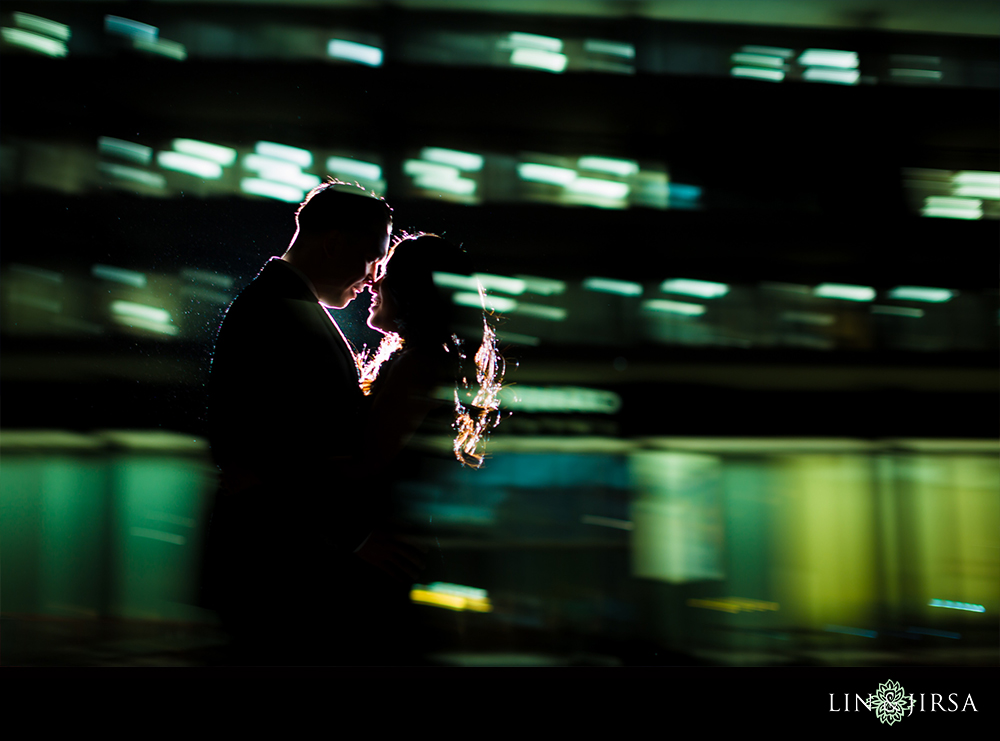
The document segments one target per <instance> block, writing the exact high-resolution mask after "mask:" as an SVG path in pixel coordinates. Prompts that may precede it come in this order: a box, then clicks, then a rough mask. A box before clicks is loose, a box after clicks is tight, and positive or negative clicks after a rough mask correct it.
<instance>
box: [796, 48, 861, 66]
mask: <svg viewBox="0 0 1000 741" xmlns="http://www.w3.org/2000/svg"><path fill="white" fill-rule="evenodd" d="M799 64H801V65H803V66H807V67H838V68H840V69H855V68H856V67H857V66H858V54H857V52H853V51H840V50H838V49H806V50H805V51H803V52H802V54H801V55H800V56H799Z"/></svg>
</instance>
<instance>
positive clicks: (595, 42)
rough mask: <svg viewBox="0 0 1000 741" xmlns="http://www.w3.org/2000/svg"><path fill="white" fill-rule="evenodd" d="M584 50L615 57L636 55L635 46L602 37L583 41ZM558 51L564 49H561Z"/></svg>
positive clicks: (629, 57)
mask: <svg viewBox="0 0 1000 741" xmlns="http://www.w3.org/2000/svg"><path fill="white" fill-rule="evenodd" d="M583 49H584V51H589V52H593V53H595V54H610V55H611V56H615V57H625V58H626V59H632V58H634V57H635V47H634V46H632V44H626V43H624V42H622V41H601V40H600V39H587V40H585V41H584V42H583ZM558 51H562V49H559V50H558Z"/></svg>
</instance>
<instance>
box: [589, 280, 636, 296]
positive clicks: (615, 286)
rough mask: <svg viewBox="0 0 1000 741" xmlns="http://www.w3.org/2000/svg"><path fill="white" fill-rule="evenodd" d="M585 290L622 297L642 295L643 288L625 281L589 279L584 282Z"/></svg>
mask: <svg viewBox="0 0 1000 741" xmlns="http://www.w3.org/2000/svg"><path fill="white" fill-rule="evenodd" d="M583 288H584V290H586V291H597V292H598V293H617V294H618V295H620V296H641V295H642V286H641V285H639V284H638V283H631V282H629V281H625V280H611V279H610V278H587V279H586V280H584V281H583Z"/></svg>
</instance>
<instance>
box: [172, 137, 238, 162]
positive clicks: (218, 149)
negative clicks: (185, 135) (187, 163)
mask: <svg viewBox="0 0 1000 741" xmlns="http://www.w3.org/2000/svg"><path fill="white" fill-rule="evenodd" d="M170 146H172V147H173V148H174V151H175V152H181V153H183V154H190V155H192V156H194V157H200V158H201V159H204V160H211V161H212V162H217V163H218V164H220V165H222V166H223V167H228V166H229V165H231V164H233V163H234V162H235V161H236V150H235V149H232V148H230V147H223V146H220V145H218V144H210V143H209V142H203V141H198V140H197V139H174V140H173V142H171V144H170Z"/></svg>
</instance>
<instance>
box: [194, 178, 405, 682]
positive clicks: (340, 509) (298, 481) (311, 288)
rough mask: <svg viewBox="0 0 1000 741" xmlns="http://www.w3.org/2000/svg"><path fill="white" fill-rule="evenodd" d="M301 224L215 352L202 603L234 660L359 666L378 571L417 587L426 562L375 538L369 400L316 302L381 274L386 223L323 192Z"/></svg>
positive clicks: (361, 199) (374, 206) (367, 206)
mask: <svg viewBox="0 0 1000 741" xmlns="http://www.w3.org/2000/svg"><path fill="white" fill-rule="evenodd" d="M295 220H296V231H295V235H294V236H293V237H292V241H291V244H290V245H289V247H288V249H287V251H286V252H285V253H284V255H283V256H281V257H280V258H279V257H273V258H271V259H270V260H269V261H268V262H267V264H265V265H264V267H263V268H262V270H261V271H260V273H259V274H258V275H257V277H256V278H255V279H254V281H253V282H252V283H251V284H250V285H249V286H248V287H247V288H246V289H245V290H244V291H243V292H242V293H241V294H240V295H239V296H238V297H237V298H236V300H235V301H233V303H232V304H231V306H230V307H229V309H228V311H227V313H226V316H225V318H224V320H223V322H222V325H221V327H220V330H219V334H218V339H217V342H216V345H215V351H214V354H213V358H212V368H211V376H210V381H209V438H210V442H211V447H212V454H213V458H214V460H215V462H216V464H217V465H218V467H219V469H220V471H221V486H220V487H219V491H218V493H217V496H216V500H215V503H214V508H213V513H212V517H211V522H210V526H209V534H208V540H207V547H206V558H205V581H204V594H205V597H206V605H207V606H210V607H213V608H214V609H216V610H217V611H218V612H219V614H220V616H221V617H222V619H223V622H224V624H225V626H226V627H227V628H228V630H229V632H230V634H231V636H232V639H233V648H234V655H233V659H232V663H251V664H358V663H367V662H366V660H365V654H364V651H365V650H367V649H369V648H371V644H372V642H373V641H376V640H378V638H379V636H377V635H372V634H371V631H370V628H371V626H372V625H373V621H372V615H371V614H368V613H370V612H371V611H372V609H377V607H378V606H377V605H376V604H375V602H373V600H372V599H370V597H369V594H368V592H369V590H370V588H371V584H372V574H373V573H377V574H379V576H383V574H382V572H386V573H388V574H391V575H393V576H395V577H398V578H400V579H405V578H406V577H411V578H412V577H415V576H416V573H417V572H416V570H415V566H417V565H419V558H418V557H416V556H415V553H414V552H413V551H412V549H409V548H408V547H406V546H404V545H403V544H401V543H398V542H396V541H394V540H393V539H392V538H391V537H389V536H387V535H385V534H384V533H383V532H382V531H379V530H375V531H373V528H374V526H375V514H376V512H375V510H376V508H375V506H374V503H372V502H371V501H369V499H370V498H366V497H365V493H366V492H365V491H364V490H363V486H362V485H363V483H364V481H365V473H366V472H364V471H362V470H360V468H361V466H360V459H361V456H362V453H363V451H362V450H361V440H362V439H363V435H362V434H361V432H362V430H363V428H364V423H365V417H366V412H367V401H368V399H367V398H366V397H365V396H364V395H363V393H362V392H361V389H360V387H359V383H358V370H357V365H356V362H355V358H354V354H353V353H352V351H351V349H350V347H349V345H348V342H347V340H346V339H345V338H344V336H343V334H342V333H341V331H340V328H339V327H338V326H337V324H336V322H335V321H334V320H333V319H332V318H331V317H330V315H329V314H328V313H327V312H326V310H325V308H324V307H329V308H334V309H341V308H344V307H345V306H347V305H348V304H349V303H350V302H351V301H352V300H353V299H354V298H355V297H356V296H357V295H358V293H360V292H361V291H362V290H364V289H365V287H366V286H367V285H369V284H370V283H371V282H372V281H373V280H374V279H375V277H376V271H377V268H378V266H379V264H380V263H381V262H382V261H383V260H384V259H385V257H386V254H387V251H388V247H389V235H390V233H391V231H392V215H391V209H389V207H388V205H387V204H386V203H385V202H384V201H383V200H381V199H378V198H375V197H373V196H369V195H367V194H365V193H364V192H363V191H360V190H358V189H355V188H352V187H351V186H345V185H344V184H342V183H339V182H336V181H328V182H326V183H324V184H323V185H320V186H318V187H317V188H315V189H314V190H313V191H311V192H310V193H309V195H308V196H307V197H306V199H305V200H304V201H303V203H302V204H301V205H300V206H299V208H298V210H297V211H296V214H295ZM365 561H367V563H364V562H365ZM372 566H377V567H379V568H380V569H382V572H375V571H374V569H373V568H372ZM411 583H412V582H411ZM366 606H368V607H367V612H366ZM383 607H384V606H383ZM366 630H367V631H368V632H367V633H365V631H366ZM362 636H364V640H359V638H361V637H362ZM366 644H368V645H367V646H366ZM352 648H356V649H359V650H360V653H359V652H357V651H355V652H352V651H351V650H350V649H352Z"/></svg>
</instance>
